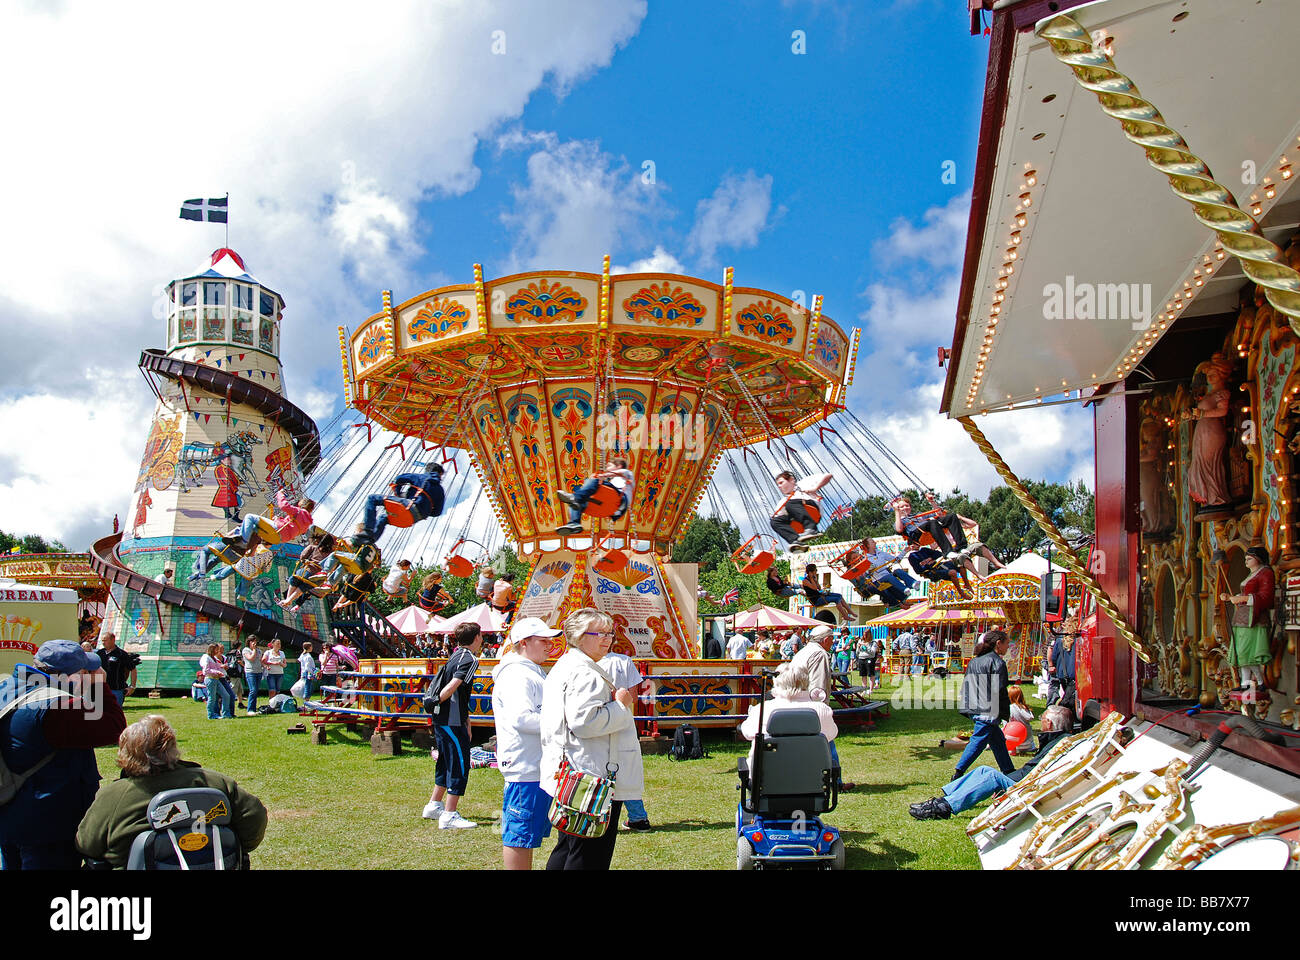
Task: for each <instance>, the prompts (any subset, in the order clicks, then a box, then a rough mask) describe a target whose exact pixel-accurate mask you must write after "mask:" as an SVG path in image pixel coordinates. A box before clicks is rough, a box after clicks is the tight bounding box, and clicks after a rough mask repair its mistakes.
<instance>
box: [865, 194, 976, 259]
mask: <svg viewBox="0 0 1300 960" xmlns="http://www.w3.org/2000/svg"><path fill="white" fill-rule="evenodd" d="M969 217H970V192H969V191H967V192H966V193H963V194H961V195H959V196H956V197H953V198H952V199H951V200H949V201H948V202H947V203H946V204H944V205H943V206H942V207H930V208H929V209H928V210H926V211H925V213H924V214H923V215H922V217H921V219H922V220H923V221H924V225H923V226H919V227H918V226H915V225H913V224H912V222H911V221H909V220H907V219H906V218H903V217H900V218H898V219H897V220H895V221H894V222H893V223H891V224H890V225H889V236H888V237H886V238H884V239H882V240H877V241H876V243H875V245H874V247H873V248H872V253H873V254H874V256H875V259H876V261H877V262H879V263H881V264H883V265H887V266H912V267H919V266H921V265H922V264H924V265H925V266H927V267H931V268H938V269H944V270H954V269H959V268H960V267H961V262H962V257H963V255H964V254H965V252H966V246H965V244H966V225H967V221H968V219H969Z"/></svg>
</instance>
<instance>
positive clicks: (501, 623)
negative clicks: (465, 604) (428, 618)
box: [427, 603, 506, 633]
mask: <svg viewBox="0 0 1300 960" xmlns="http://www.w3.org/2000/svg"><path fill="white" fill-rule="evenodd" d="M505 619H506V618H505V617H504V616H502V615H501V614H500V613H498V612H497V611H496V610H494V609H492V607H491V606H489V605H488V604H486V603H480V604H479V605H478V606H476V607H470V608H469V609H468V610H462V611H461V612H460V613H458V614H456V615H455V616H454V617H452V618H451V619H450V620H444V621H443V622H442V623H440V624H438V625H437V626H433V627H430V628H429V629H428V631H427V632H428V633H451V632H453V631H454V630H455V629H456V628H457V627H458V626H460V625H461V624H462V623H477V624H478V628H479V629H480V630H482V631H483V632H484V633H505V630H506V627H505Z"/></svg>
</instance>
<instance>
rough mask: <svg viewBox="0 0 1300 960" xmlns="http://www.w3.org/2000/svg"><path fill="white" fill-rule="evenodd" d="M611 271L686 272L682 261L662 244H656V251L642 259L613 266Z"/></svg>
mask: <svg viewBox="0 0 1300 960" xmlns="http://www.w3.org/2000/svg"><path fill="white" fill-rule="evenodd" d="M609 272H610V273H686V267H684V266H683V265H682V262H681V261H680V260H678V259H677V258H676V257H674V256H673V255H672V254H671V253H669V252H668V251H667V250H665V249H664V248H663V246H662V244H658V243H656V244H655V249H654V253H652V254H650V256H648V257H642V258H641V259H640V260H633V261H632V262H631V263H630V264H628V265H627V266H613V267H610V268H609Z"/></svg>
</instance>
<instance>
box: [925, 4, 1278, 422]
mask: <svg viewBox="0 0 1300 960" xmlns="http://www.w3.org/2000/svg"><path fill="white" fill-rule="evenodd" d="M997 6H998V8H999V14H998V15H997V17H996V20H995V26H994V31H993V36H992V43H991V50H990V58H989V67H988V76H987V88H986V91H985V97H984V114H983V117H982V119H981V123H980V138H979V154H978V156H977V158H976V171H975V185H974V191H973V196H972V200H971V214H970V229H969V231H968V236H967V244H966V259H965V268H964V271H963V277H962V285H961V291H960V295H959V299H958V307H957V326H956V331H955V336H954V341H953V350H952V357H951V360H950V361H949V364H948V379H947V383H946V385H945V388H944V395H943V401H942V409H943V410H944V411H947V412H950V413H951V414H952V415H954V416H966V415H971V414H978V413H980V412H982V411H984V410H990V411H992V410H998V409H1008V408H1010V407H1012V406H1018V405H1020V404H1025V403H1029V404H1032V403H1035V402H1036V401H1045V400H1051V399H1056V398H1061V397H1064V396H1067V395H1068V396H1078V395H1086V394H1087V393H1088V392H1090V391H1092V390H1094V389H1096V388H1097V387H1098V386H1099V385H1105V384H1107V383H1111V382H1114V381H1117V380H1123V379H1124V378H1125V377H1127V376H1128V375H1129V373H1130V372H1131V371H1133V370H1134V368H1135V366H1136V365H1137V364H1139V363H1143V362H1144V359H1145V358H1146V357H1147V356H1148V354H1149V353H1150V352H1151V351H1152V350H1153V348H1155V347H1156V346H1157V345H1162V344H1165V343H1166V341H1169V340H1171V339H1172V340H1174V341H1175V343H1174V344H1173V345H1170V349H1171V350H1173V349H1176V346H1177V344H1179V343H1185V342H1186V337H1187V335H1189V334H1192V333H1193V332H1194V331H1195V330H1196V329H1197V327H1198V325H1201V326H1203V325H1204V324H1205V323H1206V322H1207V320H1209V319H1210V318H1213V317H1216V316H1220V315H1223V314H1225V313H1227V312H1230V311H1233V310H1235V307H1236V304H1237V299H1238V296H1239V295H1240V291H1241V288H1242V286H1243V284H1244V283H1245V281H1246V278H1245V276H1244V275H1243V273H1242V269H1241V266H1240V261H1239V260H1238V259H1237V258H1236V257H1235V256H1233V255H1232V254H1231V252H1230V251H1227V250H1225V249H1223V248H1222V246H1221V245H1220V243H1219V242H1218V239H1217V238H1216V235H1215V231H1214V230H1213V229H1210V228H1209V227H1208V226H1206V225H1205V224H1203V223H1201V222H1198V219H1197V217H1198V216H1205V217H1207V218H1209V217H1213V218H1214V219H1215V220H1216V221H1219V222H1223V223H1227V222H1229V221H1232V222H1233V223H1237V222H1240V223H1242V224H1249V226H1250V228H1251V229H1252V230H1253V231H1255V232H1254V234H1253V236H1254V237H1255V238H1260V239H1261V240H1265V239H1266V240H1267V241H1272V242H1273V243H1276V242H1279V241H1280V242H1283V243H1285V238H1286V237H1288V236H1290V234H1291V233H1292V232H1293V231H1294V230H1295V224H1296V222H1297V220H1300V198H1298V197H1297V195H1296V194H1295V193H1293V192H1292V190H1293V188H1294V185H1295V183H1296V181H1297V180H1300V177H1294V176H1292V175H1291V166H1290V164H1291V162H1292V161H1294V160H1295V159H1296V158H1297V156H1298V154H1297V145H1298V144H1297V138H1296V135H1297V132H1298V131H1297V129H1296V117H1297V116H1300V85H1297V84H1296V83H1295V81H1294V79H1293V78H1292V77H1291V75H1290V73H1289V71H1287V70H1284V69H1279V64H1284V63H1287V62H1290V59H1291V57H1292V56H1293V54H1294V40H1295V37H1296V36H1300V4H1297V3H1266V4H1247V3H1241V4H1237V3H1221V2H1219V0H1166V2H1152V0H1103V2H1092V3H1083V2H1082V0H1061V2H1059V3H1053V4H1051V11H1052V12H1049V10H1048V5H1047V4H1044V3H1036V2H1027V0H1026V2H1018V0H1009V2H1008V0H1002V2H999V4H998V5H997ZM1039 17H1044V18H1045V19H1042V20H1038V19H1037V18H1039ZM1062 59H1075V60H1076V61H1078V62H1080V63H1082V64H1085V65H1084V66H1081V67H1080V68H1079V72H1080V77H1079V78H1076V74H1075V71H1072V70H1071V69H1070V67H1069V66H1067V65H1066V64H1065V63H1063V62H1062ZM1080 80H1082V81H1084V82H1086V83H1089V84H1090V85H1095V88H1096V89H1099V90H1105V91H1108V92H1106V93H1103V94H1102V98H1103V99H1104V100H1105V102H1104V103H1102V102H1099V98H1098V96H1097V95H1096V94H1094V93H1093V92H1091V91H1090V90H1088V89H1084V87H1083V86H1082V85H1081V83H1080ZM1134 88H1136V90H1135V89H1134ZM1140 101H1144V102H1145V103H1143V102H1140ZM1152 108H1153V109H1154V110H1155V111H1157V112H1156V113H1155V114H1154V115H1152V114H1151V113H1150V110H1151V109H1152ZM1108 110H1109V111H1111V113H1108V112H1107V111H1108ZM1112 113H1113V114H1115V116H1112V115H1111V114H1112ZM1121 116H1131V117H1132V118H1133V119H1132V120H1130V121H1129V123H1130V127H1129V129H1128V130H1127V131H1126V129H1125V127H1124V126H1123V125H1121V122H1120V119H1119V117H1121ZM1126 134H1127V135H1126ZM1130 137H1133V138H1135V139H1137V140H1142V139H1144V138H1147V139H1149V140H1150V146H1148V147H1147V148H1146V149H1145V150H1144V148H1143V146H1142V145H1139V143H1137V142H1134V141H1133V140H1131V139H1130ZM1179 137H1181V138H1182V139H1183V140H1184V141H1185V142H1186V148H1185V149H1184V148H1183V147H1182V146H1180V145H1179V144H1178V138H1179ZM1184 153H1186V154H1190V155H1191V158H1184V157H1183V154H1184ZM1175 156H1178V157H1179V158H1180V160H1179V161H1178V162H1173V159H1172V158H1173V157H1175ZM1166 161H1169V171H1168V173H1169V176H1166V175H1165V173H1163V172H1161V171H1160V170H1157V169H1155V166H1154V165H1155V164H1159V163H1164V162H1166ZM1207 171H1208V173H1209V175H1210V176H1208V177H1207V176H1206V173H1207ZM1212 181H1217V184H1215V186H1214V187H1212V186H1211V185H1210V184H1211V183H1212ZM1171 185H1172V186H1174V187H1175V188H1177V189H1179V190H1181V191H1183V193H1184V196H1180V195H1179V194H1177V193H1175V192H1174V190H1172V189H1170V188H1171ZM1220 185H1221V187H1222V188H1223V191H1222V192H1223V193H1225V194H1231V196H1230V197H1229V198H1228V200H1227V202H1228V203H1229V204H1232V203H1234V202H1235V204H1236V206H1238V207H1239V208H1240V210H1241V213H1240V215H1238V214H1236V213H1234V214H1232V216H1231V217H1229V215H1228V212H1227V210H1226V209H1217V208H1216V212H1215V213H1213V214H1205V213H1203V212H1202V209H1203V208H1202V207H1197V208H1193V206H1192V204H1191V203H1190V202H1189V201H1190V200H1200V199H1202V193H1204V199H1206V200H1207V202H1210V203H1212V204H1216V203H1219V202H1222V195H1221V194H1220V193H1219V191H1218V190H1216V189H1215V187H1218V186H1220ZM1211 194H1213V199H1210V198H1211ZM1256 224H1257V225H1258V226H1255V225H1256ZM1236 242H1237V241H1234V243H1236ZM1241 243H1242V244H1243V245H1245V246H1252V245H1255V240H1254V239H1251V240H1250V241H1249V242H1247V241H1246V240H1242V241H1241ZM1258 246H1259V247H1261V248H1262V246H1263V244H1262V243H1261V244H1258ZM1252 249H1253V246H1252ZM1252 256H1263V254H1259V253H1257V254H1252ZM1277 256H1278V257H1279V258H1280V253H1279V254H1277ZM1156 374H1157V377H1156V378H1157V379H1159V370H1156ZM1076 391H1077V393H1076Z"/></svg>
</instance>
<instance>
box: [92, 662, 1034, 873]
mask: <svg viewBox="0 0 1300 960" xmlns="http://www.w3.org/2000/svg"><path fill="white" fill-rule="evenodd" d="M935 682H936V681H933V680H927V681H926V683H929V684H934V683H935ZM959 684H960V677H956V678H949V679H948V681H947V685H948V688H949V689H950V690H951V691H952V693H953V695H954V696H955V692H956V689H957V686H958V685H959ZM898 689H899V688H898V687H897V686H891V687H886V688H885V690H884V691H882V694H883V695H879V696H880V699H889V696H890V695H891V694H892V693H894V692H895V691H896V690H898ZM930 689H933V687H931V688H930ZM1031 689H1032V688H1030V687H1028V686H1027V687H1026V688H1025V691H1026V693H1028V692H1029V691H1030V690H1031ZM1034 705H1035V706H1036V707H1038V708H1041V706H1042V704H1041V703H1038V702H1036V703H1035V704H1034ZM148 713H159V714H162V715H163V716H165V717H167V719H168V720H169V721H170V722H171V724H172V726H174V727H175V728H176V731H177V734H178V737H179V740H180V746H181V751H182V754H183V755H184V757H185V758H186V759H188V760H194V761H197V762H199V763H201V764H203V765H204V766H205V767H209V768H211V769H213V770H218V771H220V772H222V773H225V774H227V775H229V776H232V777H234V778H235V779H236V780H238V781H239V783H240V785H241V786H243V787H245V788H247V789H249V790H251V791H252V792H253V793H254V794H256V795H257V796H258V797H259V798H261V800H262V802H263V803H264V804H266V806H267V809H268V810H269V811H270V816H271V819H270V825H269V826H268V828H267V833H266V839H265V841H264V842H263V844H262V846H261V847H259V848H258V849H257V851H256V852H255V853H254V854H253V859H254V865H255V866H256V867H257V868H258V869H268V868H276V867H280V868H289V867H293V868H302V869H337V868H358V869H408V868H438V869H493V868H499V867H500V865H501V846H500V837H499V835H498V834H497V833H495V832H494V831H493V829H492V825H493V822H494V818H495V817H496V816H497V814H498V811H499V810H500V804H501V791H502V779H501V775H500V774H499V773H498V772H497V771H496V770H474V771H473V772H472V773H471V774H470V781H469V791H468V793H467V796H466V797H465V799H464V800H463V801H462V803H461V812H462V813H463V814H464V815H465V816H467V817H469V818H471V819H473V820H477V821H478V822H479V823H480V827H479V828H478V829H477V830H467V831H440V830H438V828H437V824H436V823H434V822H432V821H429V820H424V819H421V817H420V811H421V809H422V808H423V806H424V804H425V802H426V801H427V800H428V797H429V791H430V789H431V788H432V785H433V764H432V762H431V761H430V759H429V755H428V753H427V751H425V752H419V751H415V750H413V749H411V747H410V744H409V740H408V741H406V742H404V744H403V746H404V747H405V748H406V750H405V752H404V753H403V754H402V755H401V756H398V757H372V756H371V754H370V744H369V741H368V740H367V739H364V737H363V735H362V734H361V733H360V732H349V731H348V730H347V728H345V727H334V728H331V731H330V734H329V743H328V744H327V745H325V746H313V745H312V744H311V742H310V738H309V737H308V736H306V735H303V734H294V735H287V734H286V733H285V729H286V728H287V727H289V726H292V725H293V723H294V722H296V719H297V718H295V717H292V716H287V715H283V714H281V715H270V716H258V717H245V716H243V715H242V713H241V714H240V716H239V717H238V719H236V720H234V721H216V722H212V721H209V720H208V719H207V708H206V706H205V705H204V704H202V703H195V702H194V701H191V700H188V699H179V698H169V699H164V700H147V699H144V698H141V697H134V698H131V699H130V700H128V701H127V709H126V715H127V720H128V722H131V721H134V720H138V719H140V718H141V717H143V716H144V715H146V714H148ZM969 726H970V724H969V721H967V720H965V719H964V718H962V717H961V716H960V715H958V714H957V713H955V712H953V711H951V710H933V709H894V710H893V711H892V716H891V717H890V718H889V719H888V720H884V721H882V722H881V723H880V724H878V725H877V727H876V729H875V730H873V731H869V732H868V731H861V732H859V731H855V730H852V729H849V730H844V731H841V733H840V736H839V737H838V738H837V740H836V745H837V748H838V750H839V753H840V759H841V763H842V764H843V767H844V778H845V779H846V780H851V781H854V782H856V783H857V784H858V787H857V789H856V790H855V791H854V792H852V793H849V794H845V795H844V796H842V797H841V798H840V803H839V807H838V808H837V809H836V810H835V811H834V812H833V813H832V814H830V815H829V817H828V818H827V819H828V821H829V822H831V823H833V824H835V826H837V827H839V829H840V831H841V833H842V835H843V836H844V840H845V843H846V844H847V846H848V858H847V866H848V867H849V869H867V870H870V869H909V870H910V869H922V870H947V869H973V868H978V866H979V862H978V859H977V858H976V855H975V848H974V847H973V846H972V844H971V843H970V841H969V840H968V839H967V837H966V833H965V826H966V824H967V823H969V822H970V820H971V819H972V818H973V817H974V816H975V815H976V813H978V811H979V809H980V808H978V807H977V808H976V809H975V810H971V811H967V812H966V813H964V814H958V815H957V816H955V817H953V818H952V819H951V820H946V821H945V820H936V821H924V822H918V821H916V820H913V819H912V818H911V817H910V816H909V815H908V812H907V805H908V804H909V803H915V802H917V801H919V800H924V799H926V798H927V797H930V796H934V795H935V794H937V793H938V792H939V788H940V787H941V786H942V785H943V784H944V783H946V782H948V780H949V778H950V777H951V776H952V770H953V767H954V766H955V764H956V761H957V756H958V753H957V752H956V751H953V750H946V749H941V748H939V747H938V741H939V739H940V738H942V737H946V736H949V735H951V734H953V733H955V732H956V731H958V730H962V729H969ZM361 729H362V728H358V731H360V730H361ZM706 746H707V748H708V750H709V752H710V754H711V756H710V757H708V758H706V759H703V760H697V761H693V762H690V763H674V762H672V761H670V760H669V759H668V758H667V757H666V756H647V757H645V758H644V759H645V780H646V793H645V802H646V809H647V810H648V812H649V814H650V819H651V822H652V823H653V824H654V825H655V829H654V831H653V832H652V833H648V834H632V833H629V832H627V831H620V834H619V838H618V846H617V849H616V852H615V855H614V867H615V869H622V870H636V869H655V868H659V869H676V870H708V869H721V870H731V869H735V847H736V841H735V826H734V818H735V810H736V800H737V797H738V793H737V791H736V789H735V785H736V773H735V770H736V760H737V758H738V757H740V756H742V755H743V754H744V753H745V751H746V749H747V745H746V744H740V743H734V742H732V741H731V739H730V732H727V733H726V734H723V733H721V732H718V733H710V734H706ZM97 753H98V756H99V768H100V772H101V773H102V774H103V775H104V776H105V778H107V779H111V778H114V777H116V776H117V766H116V763H115V762H114V756H115V750H114V749H111V748H105V749H102V750H99V751H97ZM989 759H990V758H989V757H988V755H987V754H985V755H984V756H983V757H981V758H980V761H977V762H988V761H989ZM554 843H555V839H554V834H552V837H551V839H548V840H546V841H545V842H544V843H543V844H542V849H541V850H540V851H539V852H538V853H537V854H536V855H535V857H534V864H533V865H534V869H540V868H541V867H542V866H544V864H545V860H546V857H547V856H548V855H549V853H550V850H551V848H552V847H553V846H554Z"/></svg>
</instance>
